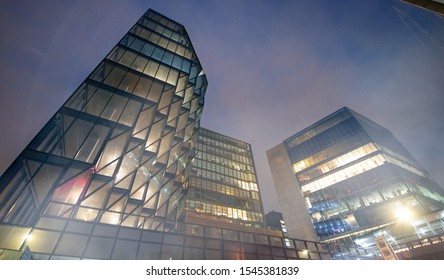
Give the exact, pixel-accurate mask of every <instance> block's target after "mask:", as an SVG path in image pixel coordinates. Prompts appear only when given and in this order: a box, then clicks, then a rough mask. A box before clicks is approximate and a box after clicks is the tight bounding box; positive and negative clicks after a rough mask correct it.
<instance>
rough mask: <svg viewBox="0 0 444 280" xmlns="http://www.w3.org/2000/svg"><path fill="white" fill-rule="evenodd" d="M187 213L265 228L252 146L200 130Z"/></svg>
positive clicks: (209, 131) (212, 132)
mask: <svg viewBox="0 0 444 280" xmlns="http://www.w3.org/2000/svg"><path fill="white" fill-rule="evenodd" d="M185 209H186V210H187V211H191V212H195V213H199V214H201V216H202V215H208V216H209V219H214V220H220V221H222V222H228V223H235V224H241V225H245V226H256V227H259V226H263V225H264V214H263V207H262V203H261V199H260V194H259V188H258V183H257V178H256V171H255V166H254V161H253V153H252V150H251V146H250V144H248V143H245V142H243V141H240V140H237V139H234V138H231V137H228V136H225V135H222V134H220V133H216V132H214V131H211V130H208V129H203V128H200V129H199V136H198V141H197V147H196V158H195V160H194V163H193V168H192V171H191V176H190V189H189V190H188V194H187V202H186V206H185ZM210 216H211V217H210Z"/></svg>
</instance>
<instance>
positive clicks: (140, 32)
mask: <svg viewBox="0 0 444 280" xmlns="http://www.w3.org/2000/svg"><path fill="white" fill-rule="evenodd" d="M130 32H131V33H133V34H135V35H137V36H139V37H142V38H143V39H145V40H147V41H150V42H152V43H153V44H155V45H159V46H161V47H163V48H165V49H168V50H169V51H171V52H173V53H176V54H178V55H180V56H183V57H185V58H187V59H189V60H191V58H192V53H191V51H190V50H189V49H187V48H186V47H184V46H183V45H180V44H178V43H176V42H175V41H172V40H169V39H167V38H165V37H163V36H160V35H158V34H157V33H154V32H151V31H149V30H147V29H145V28H143V27H141V26H140V25H136V26H135V27H133V29H131V30H130Z"/></svg>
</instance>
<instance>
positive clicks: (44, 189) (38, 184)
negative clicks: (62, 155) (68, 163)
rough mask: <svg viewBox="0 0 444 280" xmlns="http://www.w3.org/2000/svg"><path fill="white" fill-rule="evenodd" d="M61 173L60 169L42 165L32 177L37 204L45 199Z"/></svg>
mask: <svg viewBox="0 0 444 280" xmlns="http://www.w3.org/2000/svg"><path fill="white" fill-rule="evenodd" d="M61 171H62V168H61V167H58V166H54V165H48V164H44V165H43V166H42V167H41V168H40V170H39V171H38V172H37V174H36V175H35V176H34V178H33V180H32V183H33V184H34V190H35V191H36V192H37V199H38V201H39V203H41V202H42V201H43V200H44V199H45V197H46V195H47V194H48V192H49V190H50V188H51V187H52V185H53V184H54V181H55V180H56V178H57V176H59V173H60V172H61Z"/></svg>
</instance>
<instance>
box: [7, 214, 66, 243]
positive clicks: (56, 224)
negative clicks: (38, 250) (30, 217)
mask: <svg viewBox="0 0 444 280" xmlns="http://www.w3.org/2000/svg"><path fill="white" fill-rule="evenodd" d="M65 225H66V220H61V219H53V218H47V217H41V218H40V219H39V221H38V222H37V224H36V225H35V227H37V228H43V229H55V230H62V229H63V228H64V227H65ZM0 236H1V234H0ZM0 247H1V246H0Z"/></svg>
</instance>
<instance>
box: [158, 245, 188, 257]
mask: <svg viewBox="0 0 444 280" xmlns="http://www.w3.org/2000/svg"><path fill="white" fill-rule="evenodd" d="M182 251H183V248H182V247H179V246H169V245H163V247H162V256H161V258H160V259H161V260H181V259H183V256H182Z"/></svg>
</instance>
